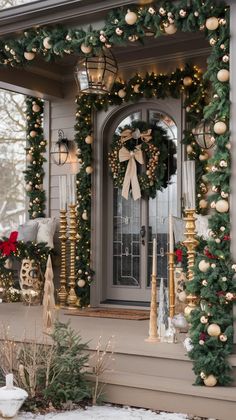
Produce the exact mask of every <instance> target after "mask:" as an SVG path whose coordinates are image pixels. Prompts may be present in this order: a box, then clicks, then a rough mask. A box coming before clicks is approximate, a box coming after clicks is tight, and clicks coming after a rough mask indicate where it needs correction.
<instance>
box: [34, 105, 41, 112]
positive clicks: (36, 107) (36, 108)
mask: <svg viewBox="0 0 236 420" xmlns="http://www.w3.org/2000/svg"><path fill="white" fill-rule="evenodd" d="M40 110H41V108H40V106H39V105H38V104H34V105H33V106H32V111H33V112H39V111H40Z"/></svg>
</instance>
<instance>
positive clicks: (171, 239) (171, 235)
mask: <svg viewBox="0 0 236 420" xmlns="http://www.w3.org/2000/svg"><path fill="white" fill-rule="evenodd" d="M169 252H170V253H173V252H174V231H173V216H172V214H171V213H170V214H169Z"/></svg>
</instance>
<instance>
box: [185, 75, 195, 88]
mask: <svg viewBox="0 0 236 420" xmlns="http://www.w3.org/2000/svg"><path fill="white" fill-rule="evenodd" d="M192 83H193V79H192V77H190V76H185V77H184V78H183V85H184V86H186V87H188V86H191V84H192Z"/></svg>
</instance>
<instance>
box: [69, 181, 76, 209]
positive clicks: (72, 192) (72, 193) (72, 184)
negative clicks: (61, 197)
mask: <svg viewBox="0 0 236 420" xmlns="http://www.w3.org/2000/svg"><path fill="white" fill-rule="evenodd" d="M67 178H68V181H67V182H68V202H69V203H70V204H76V176H75V175H74V174H68V175H67Z"/></svg>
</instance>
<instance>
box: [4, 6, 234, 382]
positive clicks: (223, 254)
mask: <svg viewBox="0 0 236 420" xmlns="http://www.w3.org/2000/svg"><path fill="white" fill-rule="evenodd" d="M177 30H182V31H189V32H194V31H198V30H201V31H203V32H204V33H205V35H206V37H207V38H208V39H209V43H210V45H211V47H212V53H211V54H210V57H209V60H208V70H207V72H206V74H205V79H206V80H208V81H211V83H212V97H211V99H210V102H209V105H207V106H206V107H205V108H204V116H205V118H209V119H211V120H213V121H214V130H215V137H216V149H215V154H214V156H213V158H212V159H211V160H210V161H209V165H208V171H209V174H208V175H207V181H206V178H204V180H203V181H204V182H209V184H210V185H211V189H212V192H213V194H212V195H211V196H210V198H209V201H210V203H211V207H212V209H215V211H214V214H213V215H212V216H211V219H210V221H209V225H210V229H211V239H210V240H209V241H208V254H207V256H206V255H205V256H204V257H202V258H200V261H197V265H196V267H195V277H194V280H193V281H192V282H191V283H189V285H188V292H191V293H193V294H195V295H197V296H198V297H199V300H200V307H199V308H198V309H196V310H195V311H194V312H193V313H192V316H191V324H192V329H191V339H192V343H193V349H192V351H191V352H190V356H191V358H192V359H193V361H194V371H195V373H196V375H197V380H196V382H197V383H199V384H205V385H207V386H212V385H215V384H219V385H226V384H227V383H228V382H229V381H230V376H229V370H230V367H229V363H228V360H227V357H228V355H229V354H230V352H231V351H232V345H233V334H232V332H233V328H232V324H233V318H232V306H233V301H234V299H235V292H236V286H235V282H233V274H234V273H235V271H236V266H235V265H232V264H231V260H230V241H229V239H230V237H229V235H230V220H229V192H230V191H229V177H230V143H229V130H228V125H229V115H230V114H229V8H228V7H227V6H226V5H225V3H223V2H219V3H218V2H217V3H216V2H215V1H213V0H204V1H203V0H192V1H189V0H182V1H180V2H179V3H178V2H175V1H173V2H172V1H171V2H169V1H168V2H167V1H165V2H158V3H157V4H156V5H151V6H147V7H139V8H134V9H132V10H127V9H126V8H119V9H116V10H114V11H113V12H112V13H111V14H110V15H109V16H108V18H107V20H106V22H105V25H104V27H103V28H101V30H95V29H93V28H89V30H88V31H85V30H83V29H68V28H64V27H55V28H51V27H45V28H32V29H29V30H27V31H25V32H24V34H23V35H22V36H19V38H17V39H15V38H10V39H8V40H1V41H0V51H1V52H0V64H1V65H6V66H13V67H14V66H18V65H22V64H26V63H30V62H32V61H33V60H34V59H35V57H36V56H37V55H41V56H42V57H43V58H45V59H46V60H47V61H51V60H53V59H55V58H57V57H58V56H59V57H62V56H65V55H67V54H72V53H81V52H82V53H85V54H91V53H93V52H97V51H98V50H100V49H101V48H102V47H103V46H104V45H105V46H106V47H107V48H110V47H111V46H112V45H118V44H119V45H122V44H125V43H127V42H137V41H138V40H142V39H143V38H144V37H145V36H146V35H154V36H159V35H163V34H167V35H168V34H174V33H175V32H176V31H177ZM170 88H172V86H171V84H170ZM121 89H122V88H121ZM148 91H150V92H151V93H150V97H153V96H156V93H155V92H154V90H153V89H152V87H150V86H148V87H147V92H148ZM165 93H167V92H166V91H165ZM125 94H126V95H127V92H125ZM135 95H136V93H135V92H134V94H133V91H132V93H131V94H130V97H132V98H133V97H135ZM165 96H166V95H165ZM127 97H128V95H127ZM113 99H114V101H113ZM191 99H192V98H191ZM120 100H121V98H120V97H119V96H118V95H114V98H113V96H109V98H103V99H100V98H97V99H95V100H94V99H93V100H92V99H91V98H84V97H81V98H79V99H78V100H77V103H78V104H79V109H78V112H77V124H76V130H79V129H80V128H81V131H80V132H79V131H77V134H76V140H77V141H78V144H79V145H80V149H81V159H82V168H81V172H80V173H79V175H78V179H77V182H78V199H79V208H78V217H79V223H80V220H82V223H80V226H79V232H80V233H79V235H80V236H82V237H83V238H87V240H86V242H83V243H81V242H79V247H78V256H77V257H78V260H77V261H78V264H79V275H84V276H87V277H86V279H87V282H88V283H89V282H90V281H91V275H92V272H91V270H90V266H89V260H90V224H89V220H90V214H88V213H89V210H90V207H91V180H90V178H91V177H90V175H91V173H92V171H93V168H92V160H91V143H92V141H93V136H92V131H93V128H92V121H91V111H92V110H99V109H104V107H105V106H108V105H110V104H119V103H120ZM196 102H198V100H197V101H196ZM192 106H193V108H194V107H195V102H193V103H192ZM186 111H187V112H188V110H187V108H186ZM189 111H190V116H191V107H190V110H189ZM195 122H196V120H195ZM185 138H186V141H189V142H190V139H192V140H193V136H192V134H191V133H190V132H189V133H188V135H187V136H186V137H185ZM192 140H191V141H192ZM88 145H89V147H87V146H88ZM191 147H192V144H191ZM189 149H190V148H189ZM191 153H193V154H194V153H195V151H194V148H192V150H191ZM85 174H87V176H85ZM82 191H84V192H85V193H86V196H83V197H82ZM79 241H80V239H79ZM81 280H82V281H83V282H84V284H86V280H85V279H84V278H82V279H81ZM83 282H81V283H80V286H82V283H83ZM81 289H82V290H85V293H84V292H83V298H84V299H86V298H87V299H88V288H86V287H84V288H83V287H81Z"/></svg>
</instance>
